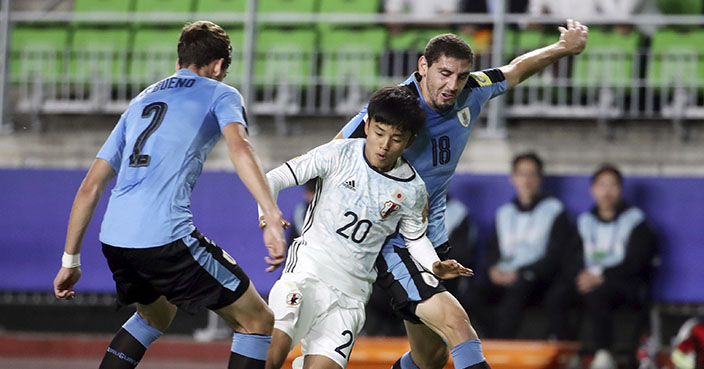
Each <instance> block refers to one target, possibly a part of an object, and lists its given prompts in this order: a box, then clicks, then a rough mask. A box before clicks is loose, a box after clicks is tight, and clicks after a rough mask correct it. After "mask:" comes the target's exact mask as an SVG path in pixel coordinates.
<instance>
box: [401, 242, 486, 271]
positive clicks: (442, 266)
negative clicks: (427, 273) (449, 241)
mask: <svg viewBox="0 0 704 369" xmlns="http://www.w3.org/2000/svg"><path fill="white" fill-rule="evenodd" d="M405 241H406V247H408V252H409V253H410V254H411V256H413V258H414V259H416V261H418V262H419V263H420V265H422V266H423V268H425V269H426V270H431V271H432V272H433V273H434V274H435V275H437V276H438V277H439V278H440V279H452V278H457V277H471V276H473V275H474V272H473V271H472V270H471V269H467V268H465V267H464V266H462V264H460V263H458V262H457V260H452V259H451V260H445V261H440V258H439V257H438V254H437V253H436V252H435V248H433V245H432V244H431V243H430V240H429V239H428V237H427V236H425V235H424V236H422V237H421V238H419V239H416V240H410V239H405Z"/></svg>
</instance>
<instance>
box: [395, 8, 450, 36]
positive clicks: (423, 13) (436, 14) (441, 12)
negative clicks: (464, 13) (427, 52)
mask: <svg viewBox="0 0 704 369" xmlns="http://www.w3.org/2000/svg"><path fill="white" fill-rule="evenodd" d="M458 10H459V0H443V1H428V0H386V1H384V13H386V14H387V15H390V16H394V15H400V14H407V15H410V16H413V17H414V18H417V19H419V20H425V19H429V18H430V19H432V18H435V19H438V24H425V23H423V24H422V26H423V27H447V26H448V24H447V23H445V21H443V19H444V18H445V17H446V16H448V15H454V14H455V13H457V12H458ZM409 26H410V27H414V28H416V27H417V26H418V25H417V24H416V25H414V24H410V25H409V24H402V23H391V24H389V32H391V34H392V35H396V34H399V33H401V32H403V31H404V30H405V29H406V28H405V27H409Z"/></svg>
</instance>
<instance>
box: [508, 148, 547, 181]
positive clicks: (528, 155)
mask: <svg viewBox="0 0 704 369" xmlns="http://www.w3.org/2000/svg"><path fill="white" fill-rule="evenodd" d="M522 160H530V161H532V162H533V163H535V167H536V168H537V169H538V174H539V175H540V176H541V177H542V176H543V160H542V159H540V157H539V156H538V154H536V153H535V152H533V151H529V152H524V153H522V154H518V155H516V156H515V157H514V158H513V161H512V162H511V170H512V171H513V172H515V171H516V167H517V166H518V163H519V162H520V161H522Z"/></svg>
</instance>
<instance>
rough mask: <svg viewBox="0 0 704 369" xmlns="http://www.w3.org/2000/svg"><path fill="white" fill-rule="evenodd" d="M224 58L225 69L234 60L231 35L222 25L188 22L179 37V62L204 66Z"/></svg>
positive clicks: (182, 64)
mask: <svg viewBox="0 0 704 369" xmlns="http://www.w3.org/2000/svg"><path fill="white" fill-rule="evenodd" d="M220 58H223V59H225V60H224V61H223V64H222V69H223V70H224V71H226V70H227V68H228V67H229V66H230V63H231V62H232V46H231V45H230V37H229V36H228V35H227V33H226V32H225V31H224V30H223V29H222V27H220V26H218V25H217V24H215V23H213V22H210V21H197V22H193V23H186V25H185V26H183V29H182V30H181V36H180V37H179V39H178V64H179V65H180V66H181V67H182V68H185V67H187V66H189V65H192V64H194V65H195V66H196V67H202V66H205V65H208V64H210V63H211V62H212V61H213V60H217V59H220Z"/></svg>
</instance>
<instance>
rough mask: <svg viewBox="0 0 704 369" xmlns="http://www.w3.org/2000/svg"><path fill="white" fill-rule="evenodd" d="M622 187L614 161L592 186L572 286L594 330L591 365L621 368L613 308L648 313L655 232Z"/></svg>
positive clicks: (590, 341) (585, 345) (601, 368)
mask: <svg viewBox="0 0 704 369" xmlns="http://www.w3.org/2000/svg"><path fill="white" fill-rule="evenodd" d="M622 190H623V177H622V175H621V172H620V171H619V170H618V169H617V168H616V167H614V166H612V165H604V166H602V167H600V168H599V169H598V170H597V171H596V172H595V173H594V175H593V176H592V184H591V195H592V197H593V198H594V202H595V203H596V205H595V206H594V207H593V208H592V209H591V210H590V211H588V212H585V213H582V214H580V215H579V218H578V220H577V228H578V231H579V238H578V239H579V242H577V243H576V246H577V248H578V249H577V250H575V252H574V253H573V255H575V256H576V257H575V258H574V259H573V260H574V261H575V263H572V264H571V265H574V267H573V268H572V269H573V271H572V272H571V273H569V274H571V275H572V276H573V279H572V280H574V281H575V282H574V283H573V284H572V287H573V289H572V290H573V291H574V290H576V292H577V295H578V296H579V300H578V301H579V306H582V307H583V309H584V320H585V326H586V327H589V328H590V329H591V330H592V332H591V333H592V334H591V335H588V337H589V338H588V340H587V341H585V342H583V348H586V349H588V350H591V349H594V350H596V355H595V356H594V360H593V361H592V363H591V366H590V369H615V368H616V363H615V360H614V358H613V355H612V350H613V347H612V338H611V337H612V335H613V324H612V311H613V309H614V308H615V307H617V306H620V305H626V306H630V307H632V308H634V309H636V310H637V311H638V312H640V313H643V314H646V313H647V307H648V300H649V297H650V284H651V280H652V277H653V261H654V258H655V256H656V240H655V236H654V234H653V232H652V231H651V229H650V227H649V226H648V224H647V223H646V220H645V215H644V214H643V212H642V211H641V210H640V209H638V208H636V207H634V206H630V205H628V204H626V203H625V202H624V201H623V198H622ZM553 301H558V299H556V300H553ZM563 301H564V300H563ZM565 306H567V305H565ZM565 311H566V309H565V308H564V307H563V309H562V313H560V312H559V311H558V310H557V309H555V310H553V312H552V314H553V315H560V316H559V317H557V316H556V319H562V320H563V321H564V320H565V315H566V314H565ZM643 314H641V316H643V317H644V316H645V315H643ZM633 339H634V340H636V339H637V337H633Z"/></svg>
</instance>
